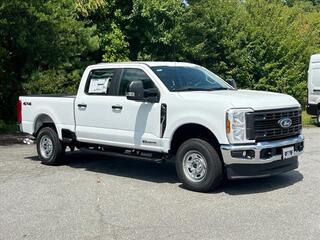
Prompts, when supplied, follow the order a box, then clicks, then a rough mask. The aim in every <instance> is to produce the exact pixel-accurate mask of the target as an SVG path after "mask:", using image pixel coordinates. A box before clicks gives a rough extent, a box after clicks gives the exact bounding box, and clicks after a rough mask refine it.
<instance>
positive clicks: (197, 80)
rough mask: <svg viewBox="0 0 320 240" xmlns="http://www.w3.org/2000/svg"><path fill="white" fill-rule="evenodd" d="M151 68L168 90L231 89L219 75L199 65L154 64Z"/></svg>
mask: <svg viewBox="0 0 320 240" xmlns="http://www.w3.org/2000/svg"><path fill="white" fill-rule="evenodd" d="M151 69H152V70H153V71H154V73H155V74H156V75H157V76H158V77H159V78H160V80H161V81H162V82H163V83H164V85H166V87H167V88H168V89H169V90H170V91H193V90H201V91H202V90H203V91H206V90H208V91H211V90H221V89H232V88H231V87H230V86H229V85H228V84H227V83H226V82H225V81H223V80H222V79H221V78H220V77H218V76H217V75H215V74H213V73H212V72H210V71H209V70H207V69H205V68H202V67H199V66H156V67H151Z"/></svg>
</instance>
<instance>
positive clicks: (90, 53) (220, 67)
mask: <svg viewBox="0 0 320 240" xmlns="http://www.w3.org/2000/svg"><path fill="white" fill-rule="evenodd" d="M319 11H320V0H305V1H302V0H188V1H181V0H165V1H160V0H148V1H145V0H63V1H62V0H1V3H0V106H1V108H0V120H1V119H2V120H4V121H6V122H10V121H14V119H15V102H16V101H17V98H18V96H19V95H21V94H41V93H75V92H76V89H77V86H78V84H79V81H80V78H81V75H82V72H83V70H84V69H85V67H86V66H87V65H89V64H93V63H98V62H102V61H103V62H115V61H137V60H138V61H139V60H152V61H157V60H163V61H187V62H193V63H196V64H200V65H202V66H205V67H207V68H208V69H210V70H212V71H213V72H215V73H217V74H218V75H220V76H221V77H223V78H234V79H235V80H236V81H237V83H238V85H239V87H240V88H249V89H257V90H267V91H275V92H283V93H287V94H290V95H293V96H294V97H296V98H297V99H298V100H299V101H300V102H301V103H302V104H305V102H306V100H307V68H308V63H309V58H310V55H311V54H314V53H319V52H320V12H319Z"/></svg>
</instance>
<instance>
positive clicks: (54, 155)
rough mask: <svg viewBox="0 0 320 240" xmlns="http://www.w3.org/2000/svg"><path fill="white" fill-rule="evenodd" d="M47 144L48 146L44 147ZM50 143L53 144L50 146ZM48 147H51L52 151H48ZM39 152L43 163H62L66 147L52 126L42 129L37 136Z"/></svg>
mask: <svg viewBox="0 0 320 240" xmlns="http://www.w3.org/2000/svg"><path fill="white" fill-rule="evenodd" d="M45 144H47V145H46V146H47V147H46V148H45V147H44V145H45ZM49 145H50V146H51V147H50V148H49V147H48V146H49ZM46 149H51V151H50V150H48V151H46ZM37 152H38V156H39V158H40V159H41V163H42V164H45V165H59V164H61V162H62V160H63V157H64V153H65V148H64V146H63V144H62V142H61V141H60V139H59V137H58V134H57V132H56V131H55V130H54V129H52V128H51V127H44V128H42V129H41V130H40V132H39V134H38V136H37ZM47 153H48V154H47Z"/></svg>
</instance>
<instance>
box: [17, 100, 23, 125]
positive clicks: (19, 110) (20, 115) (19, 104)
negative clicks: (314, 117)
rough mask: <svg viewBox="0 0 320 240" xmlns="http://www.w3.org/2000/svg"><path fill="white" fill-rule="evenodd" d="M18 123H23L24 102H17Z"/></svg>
mask: <svg viewBox="0 0 320 240" xmlns="http://www.w3.org/2000/svg"><path fill="white" fill-rule="evenodd" d="M17 121H18V123H21V121H22V102H21V100H18V101H17Z"/></svg>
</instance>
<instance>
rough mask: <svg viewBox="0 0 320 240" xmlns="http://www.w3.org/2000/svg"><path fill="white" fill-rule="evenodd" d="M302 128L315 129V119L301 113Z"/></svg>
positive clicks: (305, 113) (304, 112)
mask: <svg viewBox="0 0 320 240" xmlns="http://www.w3.org/2000/svg"><path fill="white" fill-rule="evenodd" d="M302 126H303V127H315V126H317V122H316V118H315V117H313V116H311V115H309V114H308V113H307V112H306V111H303V112H302Z"/></svg>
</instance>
